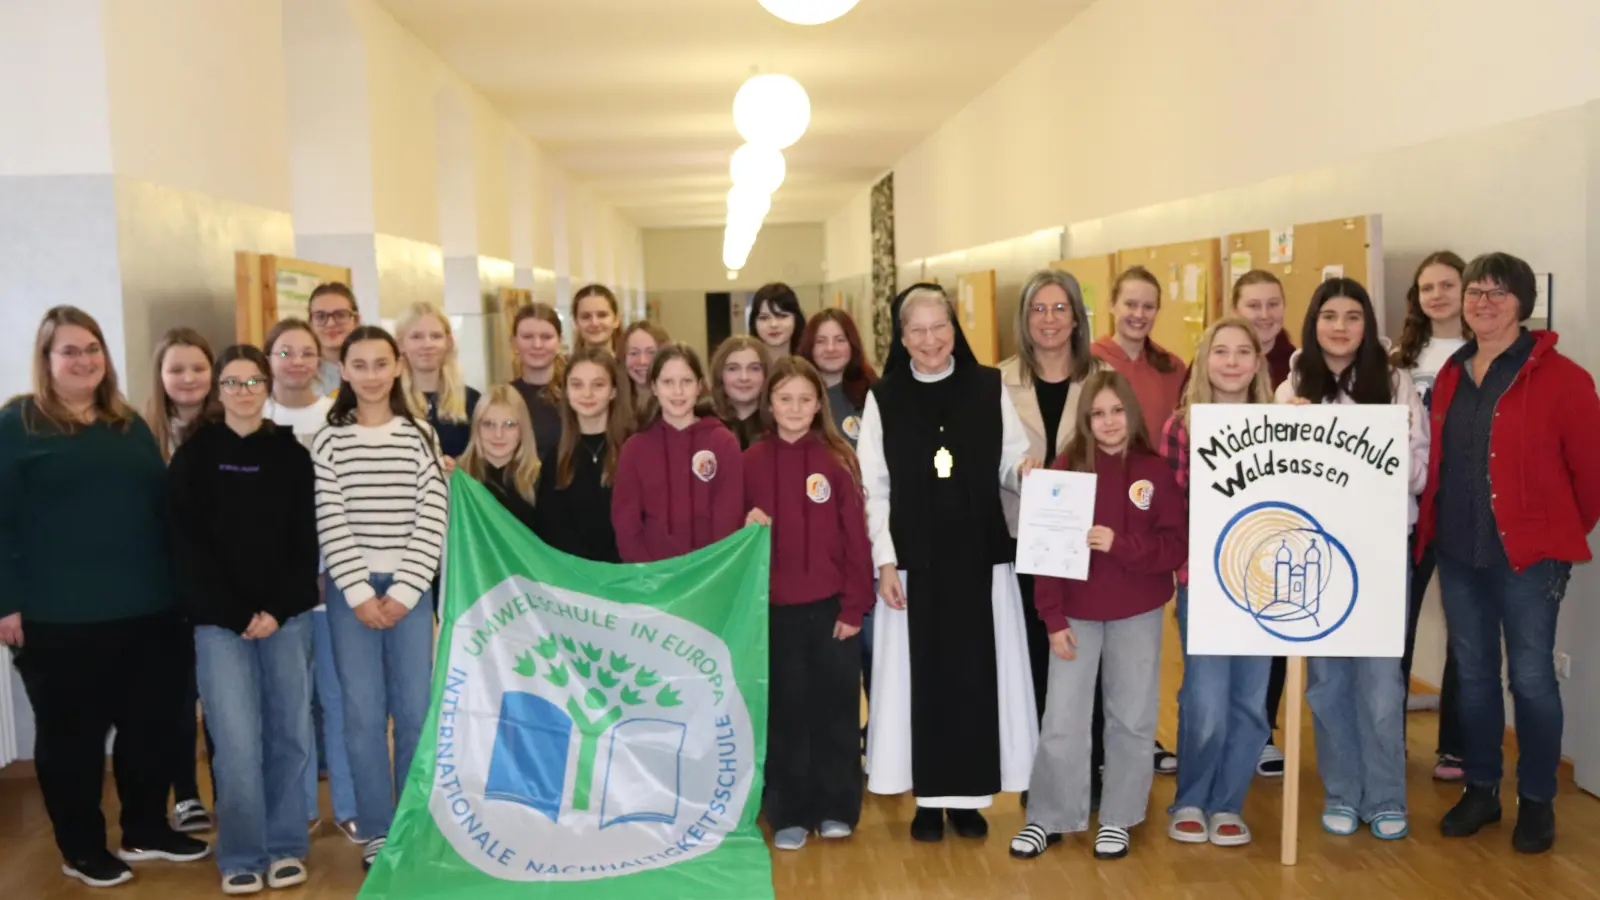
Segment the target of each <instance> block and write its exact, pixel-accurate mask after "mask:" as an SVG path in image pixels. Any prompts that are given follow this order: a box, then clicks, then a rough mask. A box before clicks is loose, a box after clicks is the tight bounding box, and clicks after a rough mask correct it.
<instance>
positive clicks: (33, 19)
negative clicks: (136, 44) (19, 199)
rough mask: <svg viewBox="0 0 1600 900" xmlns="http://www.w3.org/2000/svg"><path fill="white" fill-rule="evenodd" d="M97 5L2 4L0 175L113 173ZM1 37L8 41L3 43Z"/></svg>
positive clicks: (93, 0) (90, 1)
mask: <svg viewBox="0 0 1600 900" xmlns="http://www.w3.org/2000/svg"><path fill="white" fill-rule="evenodd" d="M103 27H104V26H103V24H102V16H101V13H100V0H55V2H51V3H48V4H46V3H3V4H0V122H4V123H5V130H4V133H5V134H7V135H13V136H17V135H20V136H24V137H26V140H22V139H15V138H13V139H7V140H0V177H4V176H7V175H83V174H88V173H99V174H109V173H110V172H111V122H110V119H109V117H108V115H107V110H108V107H109V104H110V100H109V99H108V98H107V95H106V56H105V49H104V43H103V41H102V39H101V33H102V29H103ZM7 35H10V36H11V39H9V40H8V39H7V37H6V36H7Z"/></svg>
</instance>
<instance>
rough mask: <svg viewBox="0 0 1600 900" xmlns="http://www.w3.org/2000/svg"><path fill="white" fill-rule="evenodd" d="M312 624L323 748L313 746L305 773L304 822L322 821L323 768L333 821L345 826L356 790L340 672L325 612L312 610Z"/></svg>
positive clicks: (351, 814) (314, 677)
mask: <svg viewBox="0 0 1600 900" xmlns="http://www.w3.org/2000/svg"><path fill="white" fill-rule="evenodd" d="M310 615H311V624H312V627H313V629H314V631H315V633H316V636H315V638H314V639H313V641H312V643H313V644H314V645H315V647H316V661H315V663H314V664H313V666H312V681H313V683H314V684H315V685H316V698H315V699H316V703H315V704H314V705H315V706H316V707H317V708H318V711H319V712H321V714H322V723H321V725H322V727H321V730H322V747H321V748H320V751H321V752H320V753H319V752H318V749H319V748H317V747H316V745H315V742H313V745H312V756H311V759H312V762H313V763H317V762H319V758H320V763H321V765H312V766H311V768H310V769H308V770H307V771H306V809H307V818H308V819H316V818H320V817H321V807H322V804H321V803H320V802H319V800H318V794H317V774H318V771H319V770H320V769H322V768H323V767H324V766H325V767H326V768H327V770H328V796H329V798H330V799H332V801H333V820H334V821H335V822H347V821H349V820H351V819H354V818H355V817H356V789H355V785H354V783H353V782H352V781H351V778H350V755H349V754H348V753H347V752H346V751H345V746H344V697H343V695H342V694H341V693H340V691H339V669H338V668H337V667H336V666H335V665H334V662H333V633H332V631H331V629H330V628H329V626H328V613H327V611H326V610H312V611H311V613H310Z"/></svg>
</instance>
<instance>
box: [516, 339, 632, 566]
mask: <svg viewBox="0 0 1600 900" xmlns="http://www.w3.org/2000/svg"><path fill="white" fill-rule="evenodd" d="M631 390H632V387H631V383H630V381H629V379H628V378H627V376H625V375H623V374H622V367H621V366H619V365H618V364H617V358H616V357H615V356H612V355H611V353H610V352H609V351H607V350H605V349H604V348H602V347H580V348H578V349H577V350H574V351H572V358H571V359H569V360H568V361H567V383H566V387H565V389H564V390H562V392H561V442H560V444H559V445H557V447H556V450H555V454H554V457H555V458H554V461H553V462H552V463H551V464H550V465H547V466H546V467H545V470H544V472H543V474H542V475H541V476H540V478H539V505H538V508H537V513H538V514H537V516H536V521H537V525H536V526H535V528H534V530H535V531H536V532H537V533H538V535H539V537H540V538H542V539H543V540H544V542H545V543H547V544H549V545H550V546H552V547H554V548H556V549H557V550H560V551H562V552H563V553H570V554H572V555H573V556H577V557H581V558H583V559H592V560H595V561H598V562H622V557H621V555H620V554H619V553H618V552H617V532H616V529H615V528H614V527H613V525H612V524H611V488H612V485H614V484H615V483H616V481H617V461H618V460H619V459H620V457H621V455H622V445H623V444H624V443H625V442H626V441H627V440H628V436H629V435H630V434H632V433H633V400H632V399H631V396H630V392H631Z"/></svg>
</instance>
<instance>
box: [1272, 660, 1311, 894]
mask: <svg viewBox="0 0 1600 900" xmlns="http://www.w3.org/2000/svg"><path fill="white" fill-rule="evenodd" d="M1305 699H1306V661H1305V657H1303V656H1291V657H1289V658H1288V660H1287V661H1286V673H1285V677H1284V679H1283V700H1284V703H1285V704H1287V708H1286V709H1285V710H1284V714H1283V715H1284V718H1283V849H1282V858H1281V862H1282V863H1283V864H1284V865H1286V866H1292V865H1294V864H1295V862H1296V861H1297V859H1298V857H1299V853H1300V711H1301V709H1302V707H1303V706H1304V705H1305ZM1268 725H1269V727H1270V725H1271V723H1268Z"/></svg>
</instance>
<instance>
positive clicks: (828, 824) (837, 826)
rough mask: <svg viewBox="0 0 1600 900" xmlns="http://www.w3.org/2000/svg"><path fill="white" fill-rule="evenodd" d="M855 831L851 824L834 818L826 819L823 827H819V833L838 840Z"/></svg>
mask: <svg viewBox="0 0 1600 900" xmlns="http://www.w3.org/2000/svg"><path fill="white" fill-rule="evenodd" d="M854 833H855V829H854V828H851V827H850V826H849V825H846V824H845V823H843V822H839V821H836V820H834V819H827V820H824V821H823V823H822V827H820V828H818V829H817V834H820V835H822V836H823V837H825V838H827V839H828V840H830V841H836V840H839V839H840V838H847V837H849V836H850V835H852V834H854Z"/></svg>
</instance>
